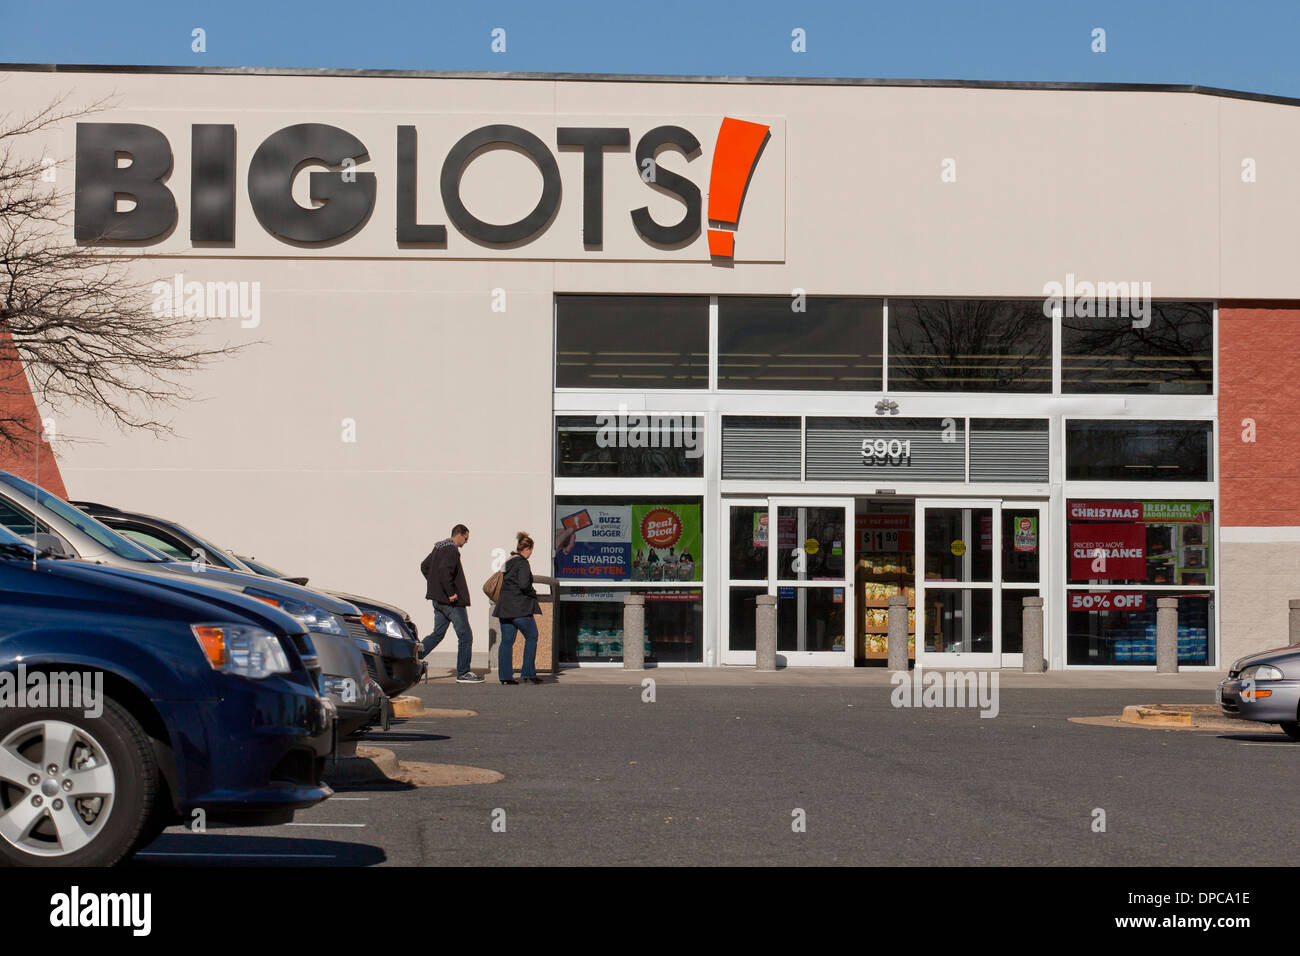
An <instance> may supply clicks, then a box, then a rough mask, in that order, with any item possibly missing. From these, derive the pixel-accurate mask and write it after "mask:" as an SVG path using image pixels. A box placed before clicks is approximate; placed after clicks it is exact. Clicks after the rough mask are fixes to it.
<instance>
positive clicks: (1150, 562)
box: [1069, 501, 1213, 586]
mask: <svg viewBox="0 0 1300 956" xmlns="http://www.w3.org/2000/svg"><path fill="white" fill-rule="evenodd" d="M1212 512H1213V504H1212V503H1211V502H1209V501H1071V502H1070V505H1069V515H1070V580H1071V581H1072V582H1075V583H1083V582H1088V581H1133V582H1141V583H1146V584H1184V585H1194V586H1203V585H1207V584H1209V583H1210V580H1209V575H1210V564H1211V562H1210V547H1211V540H1212V535H1211V525H1210V519H1211V517H1212Z"/></svg>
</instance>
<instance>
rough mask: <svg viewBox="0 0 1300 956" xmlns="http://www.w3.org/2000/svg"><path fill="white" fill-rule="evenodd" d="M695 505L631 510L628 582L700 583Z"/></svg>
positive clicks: (700, 569)
mask: <svg viewBox="0 0 1300 956" xmlns="http://www.w3.org/2000/svg"><path fill="white" fill-rule="evenodd" d="M701 544H702V542H701V540H700V506H699V505H635V506H633V508H632V580H633V581H702V580H704V573H703V567H704V555H703V553H702V550H701Z"/></svg>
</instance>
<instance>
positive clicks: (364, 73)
mask: <svg viewBox="0 0 1300 956" xmlns="http://www.w3.org/2000/svg"><path fill="white" fill-rule="evenodd" d="M0 72H28V73H125V74H145V73H158V74H164V75H169V74H187V73H196V74H215V75H234V76H351V77H384V78H398V79H444V80H448V79H450V80H531V81H533V82H536V81H539V80H541V81H552V80H559V81H568V82H593V81H596V82H603V83H720V84H741V85H758V86H761V85H774V86H899V87H939V88H948V89H980V90H1064V91H1079V92H1109V93H1121V92H1130V93H1196V94H1200V95H1203V96H1221V97H1226V98H1228V99H1236V100H1254V101H1256V102H1260V103H1280V104H1283V105H1286V106H1300V97H1294V96H1277V95H1274V94H1270V93H1250V92H1247V91H1245V90H1226V89H1221V88H1219V87H1214V86H1199V85H1197V84H1194V83H1079V82H1067V81H1055V80H939V79H929V80H926V79H885V78H868V77H834V76H707V75H698V76H693V75H672V74H655V73H524V72H509V71H506V72H487V71H472V70H373V69H355V70H354V69H339V68H333V67H329V68H316V67H266V66H130V65H123V64H99V65H96V64H83V63H0Z"/></svg>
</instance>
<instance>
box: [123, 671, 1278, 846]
mask: <svg viewBox="0 0 1300 956" xmlns="http://www.w3.org/2000/svg"><path fill="white" fill-rule="evenodd" d="M644 676H646V675H639V674H622V675H613V674H611V675H607V676H605V677H602V679H600V680H599V681H590V680H565V679H564V678H563V677H562V678H561V680H560V681H559V682H558V683H557V682H548V683H546V684H543V685H538V686H531V685H523V684H521V685H519V686H502V685H500V684H499V683H497V682H496V681H495V680H493V679H492V677H493V675H489V681H488V682H487V683H484V684H481V685H465V684H456V683H454V682H451V681H449V680H436V681H431V682H429V683H427V684H422V685H417V686H416V687H415V688H413V689H412V691H411V693H413V694H415V695H417V696H419V697H421V698H422V699H423V700H424V701H425V703H426V706H428V707H438V708H470V709H473V710H474V711H476V712H477V716H474V717H463V718H439V717H419V718H412V719H408V720H403V721H399V722H397V723H395V724H394V725H393V726H392V728H391V729H390V730H389V731H388V732H387V733H380V732H375V733H372V734H370V735H369V737H368V739H367V740H366V741H365V743H367V744H369V745H373V746H380V747H386V748H389V749H391V750H393V751H394V753H396V754H397V755H398V757H399V758H400V759H401V760H403V761H423V762H430V763H439V764H459V765H468V766H473V767H484V768H488V769H492V770H497V771H500V772H501V773H503V774H504V775H505V779H504V780H502V781H500V782H498V783H493V784H482V785H473V786H457V787H421V788H414V787H410V786H407V785H402V784H394V783H389V784H382V785H365V786H361V787H354V788H350V789H344V788H338V789H337V793H336V795H335V796H334V797H333V798H331V799H329V800H327V801H326V802H325V803H323V804H321V805H320V806H318V807H314V808H312V809H311V810H308V811H304V812H300V813H299V814H298V816H297V818H296V819H295V821H294V822H293V823H292V824H288V825H282V826H275V827H266V828H259V829H247V830H245V829H241V830H217V829H212V830H209V831H208V832H206V833H191V832H189V831H187V830H185V829H183V828H180V827H175V828H172V829H171V830H168V831H167V832H166V833H165V834H163V836H162V837H160V838H159V839H158V840H157V841H156V842H155V843H154V844H152V845H151V846H149V847H147V848H145V849H144V850H143V851H142V852H141V853H139V854H138V855H137V857H136V859H135V862H134V864H133V865H134V866H141V867H157V866H174V865H182V866H214V865H216V866H220V865H236V866H246V865H268V864H273V865H286V864H288V865H294V864H301V865H309V866H310V865H329V866H373V865H402V866H462V865H498V864H522V865H543V864H553V865H554V864H560V865H586V864H669V865H710V864H714V865H716V864H722V865H726V864H759V865H766V864H872V865H881V864H895V865H915V864H932V865H933V864H937V865H943V864H973V865H1022V864H1024V865H1030V864H1032V865H1094V864H1111V865H1155V866H1161V865H1175V864H1177V865H1216V864H1221V863H1222V862H1223V861H1224V854H1225V852H1226V851H1228V850H1230V849H1231V848H1234V847H1235V848H1238V849H1240V848H1241V847H1243V846H1246V845H1248V846H1249V855H1250V862H1252V863H1254V864H1274V865H1290V864H1292V863H1293V862H1294V857H1295V848H1296V846H1297V845H1298V844H1300V820H1297V818H1296V816H1295V814H1293V813H1290V812H1287V811H1286V808H1289V807H1293V806H1294V801H1295V788H1296V784H1297V782H1298V781H1300V743H1295V742H1292V741H1290V740H1289V739H1288V738H1286V737H1285V736H1283V735H1282V734H1281V733H1279V732H1275V730H1274V729H1272V728H1269V727H1267V726H1265V725H1256V724H1248V723H1246V724H1243V725H1242V726H1241V728H1240V730H1239V731H1235V732H1222V731H1206V732H1201V731H1167V730H1150V729H1142V728H1128V727H1119V728H1113V727H1096V726H1086V725H1080V724H1075V723H1071V722H1069V720H1068V718H1069V717H1073V716H1095V715H1104V714H1118V713H1119V712H1120V710H1121V709H1122V708H1123V706H1124V705H1126V704H1134V703H1184V702H1191V701H1195V702H1204V701H1205V700H1207V699H1209V695H1210V694H1211V693H1212V688H1213V685H1214V681H1215V680H1216V679H1217V678H1215V677H1214V676H1213V675H1208V674H1207V675H1204V678H1203V683H1204V686H1203V687H1199V688H1196V689H1195V690H1193V689H1192V688H1193V687H1194V686H1195V682H1191V681H1189V682H1186V683H1184V682H1183V681H1181V680H1180V682H1179V686H1176V687H1169V688H1167V689H1160V685H1159V684H1156V685H1155V688H1154V689H1153V688H1135V687H1109V688H1085V689H1079V688H1061V687H1039V688H1032V687H1019V686H1016V687H1011V688H1006V687H1004V688H1003V689H1002V690H1001V693H1000V700H999V704H1000V709H999V713H998V715H997V716H996V717H995V718H992V719H989V718H981V717H980V716H979V711H978V710H976V709H971V708H965V709H948V710H946V709H931V708H896V707H894V706H893V705H892V704H891V699H890V697H891V688H890V687H889V686H888V684H887V683H886V682H883V681H875V680H872V681H868V682H858V683H848V682H844V681H827V682H821V683H818V682H816V681H805V680H801V681H800V682H799V683H797V684H793V685H781V684H779V683H775V682H765V683H760V682H759V681H757V680H752V681H746V680H744V679H743V678H740V679H736V680H734V681H730V682H728V683H727V684H725V685H717V684H710V685H704V684H696V683H688V682H682V681H673V680H668V681H657V682H656V686H655V695H654V697H655V699H654V701H653V702H647V701H645V700H644V697H645V696H646V695H645V691H644V689H643V687H642V684H641V681H642V679H643V677H644ZM1182 676H1184V677H1185V676H1186V675H1182ZM1098 811H1101V813H1099V812H1098ZM801 821H802V822H803V824H804V826H803V829H802V831H800V830H799V828H798V824H799V823H800V822H801ZM1099 822H1104V831H1101V830H1099V829H1098V825H1099Z"/></svg>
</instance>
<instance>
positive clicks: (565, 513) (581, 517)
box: [555, 504, 704, 581]
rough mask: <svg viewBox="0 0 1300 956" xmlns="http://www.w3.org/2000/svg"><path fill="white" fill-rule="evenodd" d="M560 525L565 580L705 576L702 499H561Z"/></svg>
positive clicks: (558, 562)
mask: <svg viewBox="0 0 1300 956" xmlns="http://www.w3.org/2000/svg"><path fill="white" fill-rule="evenodd" d="M555 527H556V532H555V541H556V551H555V576H556V577H557V578H560V579H561V580H566V581H574V580H584V581H700V580H703V576H704V575H703V567H702V558H703V552H702V538H701V535H700V506H699V505H698V504H673V505H644V504H643V505H581V504H561V505H557V506H556V509H555Z"/></svg>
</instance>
